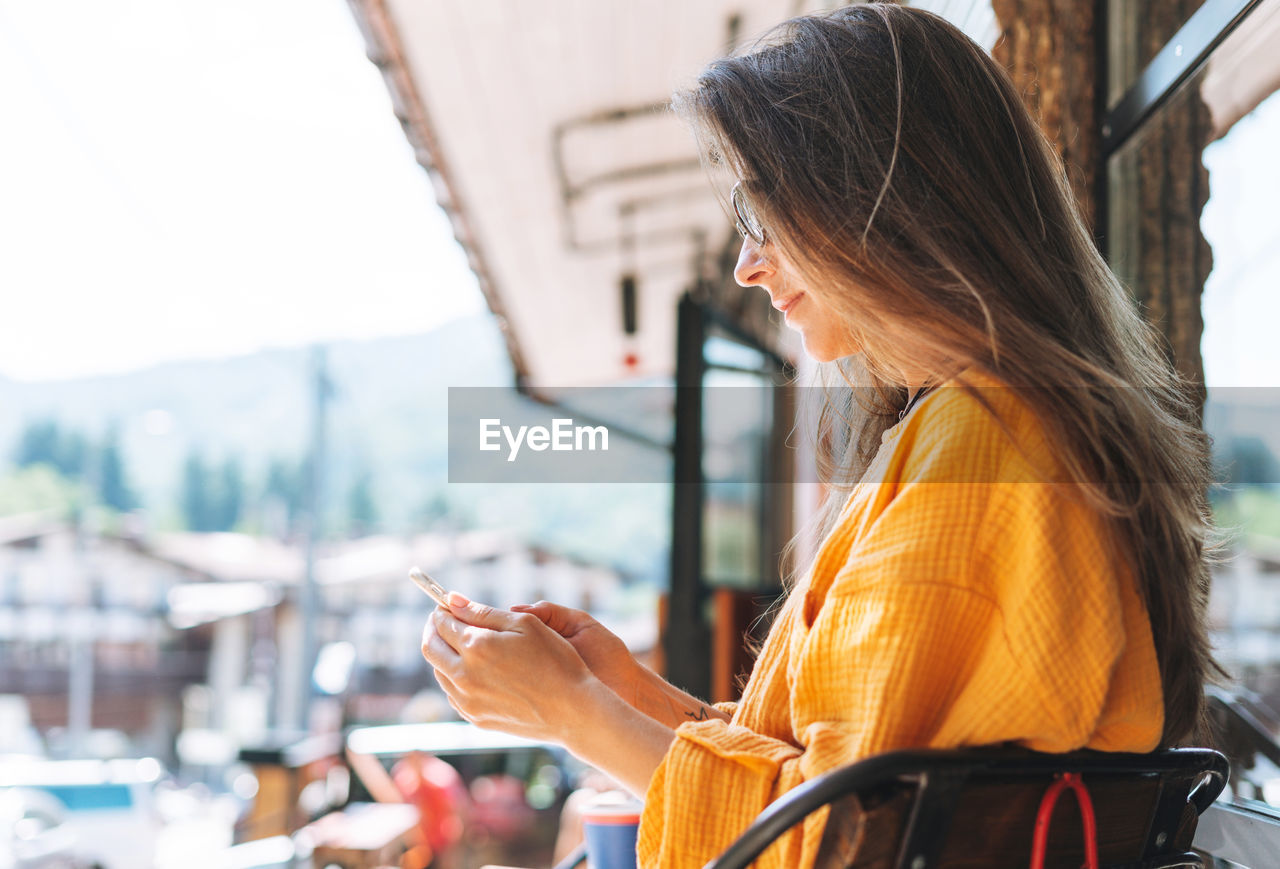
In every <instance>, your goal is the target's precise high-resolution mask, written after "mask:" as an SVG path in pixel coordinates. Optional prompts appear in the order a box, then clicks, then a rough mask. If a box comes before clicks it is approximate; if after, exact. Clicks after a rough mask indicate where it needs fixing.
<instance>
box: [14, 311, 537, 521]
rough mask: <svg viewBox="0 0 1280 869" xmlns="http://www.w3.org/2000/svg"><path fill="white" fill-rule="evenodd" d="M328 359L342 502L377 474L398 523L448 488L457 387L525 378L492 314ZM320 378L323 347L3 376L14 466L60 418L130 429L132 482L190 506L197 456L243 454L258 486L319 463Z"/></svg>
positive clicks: (152, 495) (347, 347)
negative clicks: (312, 456)
mask: <svg viewBox="0 0 1280 869" xmlns="http://www.w3.org/2000/svg"><path fill="white" fill-rule="evenodd" d="M326 356H327V369H328V379H329V381H330V383H331V384H332V389H331V393H330V395H331V398H330V400H329V402H328V404H327V416H326V421H327V428H328V431H327V454H328V456H329V474H330V480H331V485H329V486H328V487H327V490H328V495H329V496H330V497H329V499H328V500H329V501H331V502H341V501H342V500H343V499H344V498H345V495H346V489H347V488H348V487H349V485H350V481H351V480H352V479H353V478H354V476H355V475H356V474H360V473H365V472H368V473H371V474H372V475H373V476H374V478H375V480H376V481H377V491H378V495H379V498H380V502H381V503H380V507H381V510H382V512H383V514H384V515H385V516H388V517H393V518H399V517H402V516H404V515H407V513H408V512H409V511H411V510H413V509H416V508H417V507H419V506H420V504H421V501H422V499H421V498H420V497H419V495H418V493H419V492H422V491H423V490H425V489H429V488H432V487H437V486H440V485H443V483H444V482H445V480H446V473H447V472H446V461H445V458H446V447H447V443H446V438H447V428H446V426H445V425H444V424H443V422H442V421H443V420H444V418H445V413H446V411H447V407H448V403H447V394H448V393H447V389H448V387H449V386H450V385H453V386H458V385H475V386H510V385H511V383H512V373H511V366H510V363H509V361H508V359H507V356H506V352H505V348H504V346H503V342H502V338H501V335H500V334H499V332H498V329H497V328H496V326H495V325H494V324H493V321H492V318H490V317H489V316H487V315H481V316H474V317H467V318H462V319H459V320H455V321H452V322H450V323H447V324H445V325H443V326H440V327H439V328H437V329H434V330H432V331H431V332H428V333H426V334H423V335H416V336H409V337H394V338H381V339H377V340H372V341H358V342H356V341H352V342H340V343H334V344H331V345H328V347H327V348H326ZM314 382H315V381H314V378H313V376H312V351H311V350H310V349H309V348H297V349H273V350H264V351H261V352H258V353H254V354H251V355H247V356H239V357H232V358H227V359H217V360H199V361H186V362H173V363H167V364H163V365H158V366H155V367H152V368H147V369H144V370H141V371H136V372H131V373H128V374H119V375H112V376H107V377H89V378H82V379H75V380H64V381H53V382H39V383H23V382H18V381H13V380H9V379H0V407H3V408H4V409H5V410H4V413H3V414H0V450H2V451H3V452H0V464H3V463H7V461H8V460H9V459H10V458H11V456H12V455H13V447H14V445H15V444H16V440H17V437H18V435H19V434H20V432H21V431H22V429H23V428H24V427H25V426H26V425H27V424H29V423H31V422H34V421H39V420H45V419H53V420H56V421H57V422H58V423H59V425H61V426H65V427H70V428H75V429H80V430H82V431H85V432H87V433H89V434H91V435H93V436H95V437H96V436H100V435H101V434H102V432H104V431H105V430H106V429H107V428H108V427H109V426H112V425H114V426H118V428H119V431H120V436H121V442H122V446H123V450H124V456H125V461H126V466H127V467H128V470H129V473H130V477H131V481H132V483H133V485H134V487H135V488H136V489H137V490H138V491H139V493H140V494H141V495H142V496H143V499H144V501H145V502H146V503H147V504H148V505H150V506H153V507H160V508H161V509H162V510H163V508H164V506H165V505H170V504H174V503H176V497H177V493H178V487H179V477H180V472H181V468H182V464H183V462H184V460H185V459H186V456H187V455H188V453H189V451H191V450H193V449H195V450H199V451H200V452H201V454H202V455H204V456H205V457H206V459H207V460H209V461H211V462H214V463H220V462H221V461H222V460H223V458H224V457H226V456H230V455H237V456H239V457H240V458H241V459H242V460H243V462H244V466H245V471H246V475H247V477H248V479H249V481H250V483H251V486H252V487H255V488H256V486H257V484H258V482H259V480H260V478H261V477H262V475H263V474H264V473H265V468H266V466H267V463H268V462H269V461H270V460H271V459H272V458H273V457H281V458H286V459H289V460H291V461H297V460H299V459H301V457H302V456H303V455H305V452H306V448H307V444H308V438H309V436H310V429H311V418H312V400H313V398H312V397H313V392H314ZM383 489H385V491H383Z"/></svg>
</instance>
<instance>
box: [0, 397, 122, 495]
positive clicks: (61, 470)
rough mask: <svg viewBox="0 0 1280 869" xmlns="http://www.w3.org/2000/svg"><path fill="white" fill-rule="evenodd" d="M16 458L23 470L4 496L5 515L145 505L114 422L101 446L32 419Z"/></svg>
mask: <svg viewBox="0 0 1280 869" xmlns="http://www.w3.org/2000/svg"><path fill="white" fill-rule="evenodd" d="M13 460H14V464H15V465H16V466H17V472H16V473H15V474H14V475H12V476H11V478H10V482H8V483H6V491H5V493H4V495H3V496H0V502H2V503H0V515H11V514H13V513H19V512H25V511H26V510H39V509H56V510H59V511H61V512H63V513H78V512H79V511H80V510H81V509H83V508H84V507H86V506H88V505H90V504H94V503H96V504H101V505H102V506H105V507H108V508H110V509H111V510H115V511H117V512H121V513H123V512H128V511H129V510H133V509H135V508H136V507H139V506H141V503H140V501H139V499H138V498H137V496H136V495H135V494H134V491H133V488H132V487H131V485H130V483H129V474H128V471H127V469H126V467H125V461H124V457H123V454H122V453H121V450H120V434H119V428H118V427H117V426H115V425H114V424H113V425H110V426H108V427H107V430H106V433H105V434H104V436H103V438H102V441H101V442H100V443H97V444H95V443H93V442H92V441H91V440H90V439H89V438H88V437H87V436H86V435H85V434H84V433H83V432H81V431H78V430H73V429H68V428H64V427H63V426H61V425H59V424H58V422H57V421H56V420H52V419H43V420H36V421H34V422H30V423H28V424H27V425H26V426H25V427H24V428H23V430H22V433H21V434H20V435H19V437H18V443H17V446H16V448H15V449H14V451H13ZM28 471H30V472H31V473H24V472H28ZM33 505H34V506H33Z"/></svg>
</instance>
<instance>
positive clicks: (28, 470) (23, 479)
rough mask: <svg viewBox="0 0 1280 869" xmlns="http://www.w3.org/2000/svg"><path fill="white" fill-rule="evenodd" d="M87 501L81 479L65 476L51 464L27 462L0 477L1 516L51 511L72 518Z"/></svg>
mask: <svg viewBox="0 0 1280 869" xmlns="http://www.w3.org/2000/svg"><path fill="white" fill-rule="evenodd" d="M90 500H91V493H90V492H89V491H88V489H87V488H86V487H85V485H84V484H83V483H82V482H79V481H76V480H69V479H67V477H65V476H64V475H63V474H62V472H61V471H59V470H58V469H57V468H56V467H54V466H53V465H51V464H45V463H43V462H41V463H37V464H30V465H27V466H26V467H23V468H18V469H17V470H14V471H12V472H10V473H8V474H6V475H4V476H2V477H0V516H14V515H17V514H19V513H35V512H39V511H44V510H50V511H54V512H55V513H56V514H57V515H58V516H60V517H62V518H65V519H74V518H75V517H76V516H78V515H79V514H80V513H81V511H83V510H84V508H85V506H86V504H87V503H88V502H89V501H90Z"/></svg>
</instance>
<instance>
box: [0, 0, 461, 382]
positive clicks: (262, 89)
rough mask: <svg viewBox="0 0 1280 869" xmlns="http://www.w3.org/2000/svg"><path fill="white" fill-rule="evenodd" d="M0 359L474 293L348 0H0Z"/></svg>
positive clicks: (89, 369)
mask: <svg viewBox="0 0 1280 869" xmlns="http://www.w3.org/2000/svg"><path fill="white" fill-rule="evenodd" d="M0 293H2V294H3V298H4V306H3V312H2V313H0V376H4V377H8V378H11V379H16V380H25V381H39V380H49V379H60V378H70V377H80V376H87V375H95V374H107V373H119V372H124V371H129V370H133V369H137V368H142V367H146V366H148V365H152V364H155V363H158V362H162V361H167V360H173V359H189V358H216V357H221V356H228V355H236V354H241V353H247V352H252V351H254V350H257V349H261V348H263V347H282V346H299V345H305V344H310V343H314V342H318V341H332V340H342V339H365V338H375V337H379V336H386V335H402V334H415V333H421V332H424V331H427V330H429V329H431V328H433V327H435V326H437V325H439V324H441V323H443V322H446V321H448V320H451V319H454V318H456V317H459V316H465V315H468V314H473V313H478V312H480V311H483V310H484V303H483V299H482V297H481V295H480V292H479V290H478V288H477V286H476V282H475V278H474V276H473V275H472V274H471V272H470V271H469V270H468V268H467V265H466V259H465V256H464V254H463V252H462V250H461V249H460V248H459V246H458V245H457V244H456V243H455V242H454V240H453V236H452V231H451V229H450V227H449V223H448V220H447V218H446V217H445V216H444V214H443V213H442V212H441V211H440V210H439V208H438V207H437V206H436V204H435V199H434V196H433V194H432V190H431V185H430V182H429V181H428V179H427V176H426V173H425V171H423V169H422V168H421V167H420V166H418V164H417V163H416V162H415V161H414V158H413V154H412V150H411V148H410V147H409V144H408V142H407V141H406V140H405V137H404V133H403V131H402V130H401V128H400V125H399V122H398V121H397V120H396V119H395V116H394V115H393V113H392V109H391V102H390V97H389V95H388V93H387V89H386V86H385V84H384V83H383V80H382V76H381V74H380V73H379V72H378V70H377V69H376V68H375V67H374V66H373V64H371V63H370V62H369V61H368V60H367V59H366V57H365V46H364V42H363V39H362V37H361V35H360V32H359V29H358V28H357V26H356V24H355V21H354V19H353V18H352V14H351V11H350V9H349V7H348V6H347V3H346V2H345V0H112V2H110V3H103V2H101V0H0Z"/></svg>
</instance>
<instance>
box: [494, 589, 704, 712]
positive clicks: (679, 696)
mask: <svg viewBox="0 0 1280 869" xmlns="http://www.w3.org/2000/svg"><path fill="white" fill-rule="evenodd" d="M511 609H512V610H513V611H515V612H526V613H533V614H534V615H536V616H537V617H538V618H539V619H541V620H542V621H543V623H545V624H546V625H547V626H548V627H549V628H551V629H552V630H553V631H555V632H556V633H558V634H559V635H560V636H562V637H564V638H565V639H566V640H568V641H569V642H570V643H571V644H572V645H573V647H574V649H576V650H577V652H578V654H579V655H581V656H582V660H583V661H585V662H586V664H587V666H588V667H590V668H591V672H592V674H594V675H595V677H596V678H597V679H599V680H600V681H601V682H603V683H604V684H605V685H606V686H608V687H609V689H610V690H612V691H613V692H614V693H615V694H617V695H618V696H619V697H621V698H622V699H623V700H625V701H626V702H627V703H629V704H631V706H632V707H633V708H635V709H637V710H639V711H640V712H643V713H644V714H645V715H648V716H649V717H651V718H653V719H656V720H657V721H660V722H662V723H663V724H664V725H666V726H667V727H679V726H680V725H681V724H683V723H684V722H686V721H705V720H707V719H708V718H723V719H724V720H726V721H727V720H729V716H728V715H727V714H726V713H724V712H721V711H720V710H718V709H716V708H715V707H714V706H711V705H710V704H707V703H703V702H702V701H701V700H699V699H698V698H696V697H693V696H691V695H689V694H686V693H685V692H684V691H681V690H680V689H679V688H677V687H675V686H674V685H672V684H671V683H669V682H667V681H666V680H665V679H663V678H662V677H661V676H659V675H658V674H657V673H655V672H653V671H652V670H650V669H649V668H648V667H645V666H644V665H642V664H641V663H640V662H639V661H637V660H636V659H635V657H634V656H633V655H632V654H631V652H630V651H629V650H628V649H627V646H626V644H625V643H623V642H622V640H620V639H618V637H617V635H616V634H614V633H612V632H611V631H609V629H608V628H606V627H605V626H604V625H602V624H600V623H599V622H598V621H596V620H595V619H593V618H592V617H591V616H589V615H588V614H587V613H584V612H583V611H582V610H576V609H571V608H569V607H565V606H560V605H558V604H554V603H548V602H547V601H545V600H540V601H538V602H537V603H534V604H517V605H516V606H513V607H512V608H511Z"/></svg>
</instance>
